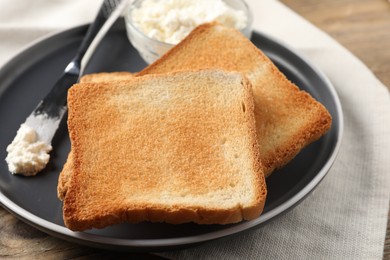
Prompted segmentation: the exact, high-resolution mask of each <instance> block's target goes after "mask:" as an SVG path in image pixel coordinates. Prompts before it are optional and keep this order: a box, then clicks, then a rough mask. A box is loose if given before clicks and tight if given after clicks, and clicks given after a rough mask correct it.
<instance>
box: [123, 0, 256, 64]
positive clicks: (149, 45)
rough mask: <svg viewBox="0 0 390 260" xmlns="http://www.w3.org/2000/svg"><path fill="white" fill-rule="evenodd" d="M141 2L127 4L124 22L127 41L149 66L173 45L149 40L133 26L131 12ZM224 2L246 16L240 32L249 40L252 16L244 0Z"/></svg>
mask: <svg viewBox="0 0 390 260" xmlns="http://www.w3.org/2000/svg"><path fill="white" fill-rule="evenodd" d="M142 1H143V0H135V1H133V2H131V3H129V6H128V8H127V10H126V13H125V15H124V17H125V22H126V31H127V37H128V38H129V41H130V42H131V44H132V45H133V46H134V48H135V49H136V50H137V51H138V53H139V54H140V55H141V57H142V58H143V59H144V60H145V62H146V63H148V64H150V63H153V62H154V61H155V60H157V59H158V58H159V57H160V56H162V55H163V54H164V53H166V52H167V51H168V50H169V49H171V48H172V47H173V46H175V44H170V43H166V42H162V41H158V40H156V39H153V38H150V37H149V36H147V35H146V34H144V33H143V32H142V31H141V30H140V29H139V28H137V27H136V26H135V25H134V23H133V19H132V12H133V10H134V9H137V8H139V7H140V5H141V4H142ZM160 1H164V0H160ZM200 1H205V0H200ZM224 2H225V3H226V5H228V6H230V7H232V8H233V9H236V10H242V11H243V12H244V13H245V15H246V16H247V23H246V26H245V27H244V28H243V29H241V30H240V31H241V33H242V34H244V35H245V36H246V37H247V38H248V39H250V37H251V35H252V23H253V16H252V13H251V11H250V10H249V7H248V5H247V4H246V2H245V1H244V0H224Z"/></svg>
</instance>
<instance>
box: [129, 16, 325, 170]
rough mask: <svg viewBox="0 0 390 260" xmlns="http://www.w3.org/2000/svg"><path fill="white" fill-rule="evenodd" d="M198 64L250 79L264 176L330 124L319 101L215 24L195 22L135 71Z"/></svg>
mask: <svg viewBox="0 0 390 260" xmlns="http://www.w3.org/2000/svg"><path fill="white" fill-rule="evenodd" d="M204 68H220V69H223V70H228V71H239V72H241V73H244V74H245V75H246V76H247V77H248V79H249V80H250V81H251V83H252V86H253V94H254V98H255V117H256V128H257V135H258V143H259V146H260V157H261V162H262V163H263V165H264V167H265V174H266V176H268V175H270V174H271V172H273V171H274V170H275V169H277V168H281V167H282V166H284V165H285V164H286V163H288V162H289V161H290V160H291V159H292V158H294V157H295V155H296V154H298V152H299V151H301V149H302V148H303V147H305V146H306V145H308V144H310V143H311V142H313V141H315V140H317V139H319V138H320V137H321V136H322V135H323V134H325V133H326V132H327V131H328V129H329V128H330V126H331V122H332V118H331V116H330V114H329V112H328V111H327V110H326V108H325V107H324V106H323V105H322V104H320V103H319V102H317V101H316V100H314V99H313V98H312V97H311V96H310V95H309V94H308V93H306V92H304V91H300V90H299V88H298V87H297V86H296V85H294V84H293V83H291V82H290V81H289V80H288V79H287V78H286V77H285V76H284V75H283V74H282V73H281V72H280V71H279V70H278V69H277V68H276V66H275V65H274V64H273V63H272V61H271V60H270V59H269V58H267V57H266V56H265V55H264V53H262V52H261V51H260V50H259V49H258V48H257V47H256V46H255V45H253V44H252V43H251V42H250V41H249V40H248V39H247V38H245V37H244V36H243V35H242V34H241V33H240V32H239V31H237V30H235V29H231V28H227V27H223V26H222V25H219V24H217V23H209V24H204V25H201V26H199V27H198V28H196V29H195V30H194V31H193V32H192V33H191V34H190V35H189V36H188V37H186V38H185V39H184V40H183V41H182V42H181V43H179V44H178V45H177V46H175V47H174V48H172V49H171V50H170V51H168V53H166V54H165V55H164V56H162V57H161V58H160V59H159V60H157V61H156V62H155V63H153V64H151V65H150V66H148V67H147V68H145V69H144V70H142V71H141V72H140V73H138V74H137V75H138V76H141V75H146V74H156V73H166V72H171V71H180V70H193V69H204Z"/></svg>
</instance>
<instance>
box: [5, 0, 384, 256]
mask: <svg viewBox="0 0 390 260" xmlns="http://www.w3.org/2000/svg"><path fill="white" fill-rule="evenodd" d="M100 3H101V2H100V1H96V0H35V1H25V0H12V1H8V0H0V39H1V42H0V66H2V65H3V64H5V62H6V61H7V60H8V59H10V58H11V57H12V56H13V55H15V54H16V53H17V52H19V51H20V50H21V49H23V48H25V47H26V46H28V45H29V44H31V42H32V41H35V40H37V39H39V38H40V37H42V36H45V35H48V34H50V33H53V32H57V31H59V30H62V29H65V28H70V27H73V26H75V25H79V24H82V23H85V22H87V21H90V20H91V19H93V17H94V15H95V13H96V10H97V9H98V7H99V5H100ZM248 3H249V5H250V6H251V8H252V10H253V12H254V15H255V21H254V29H255V30H258V31H261V32H265V33H266V34H269V35H271V36H273V37H274V38H276V39H278V40H279V41H282V42H284V43H286V44H287V45H288V46H290V47H292V48H293V49H295V50H297V51H298V52H300V53H302V54H303V55H304V56H306V57H307V58H308V59H309V60H310V61H311V62H312V63H314V64H315V65H316V66H318V67H319V68H320V69H321V70H322V71H323V72H324V73H325V74H326V75H327V76H328V77H329V79H330V80H331V82H332V83H333V84H334V86H335V88H336V90H337V92H338V94H339V96H340V99H341V103H342V106H343V110H344V121H345V127H344V137H343V141H342V145H341V148H340V152H339V155H338V158H337V160H336V162H335V164H334V166H333V168H332V169H331V171H330V172H329V174H328V175H327V176H326V177H325V179H324V181H322V182H321V184H320V185H319V186H318V188H317V189H316V190H315V191H314V192H313V193H312V194H311V195H310V196H308V197H307V199H306V200H305V201H303V202H302V203H301V204H300V205H299V206H297V207H296V208H295V209H293V210H292V211H290V212H289V213H287V214H286V215H284V216H282V217H280V218H278V219H276V220H275V221H273V222H271V223H269V224H268V225H266V226H264V227H262V228H260V229H255V230H253V231H250V232H247V233H244V234H240V235H238V236H234V237H232V238H228V239H225V240H223V241H221V240H220V241H218V240H217V241H213V242H209V243H206V244H204V245H202V246H199V247H195V248H190V249H185V250H179V251H173V252H166V253H162V254H160V255H163V256H166V257H169V258H180V259H182V258H189V259H214V258H218V259H245V258H249V259H381V258H382V255H383V244H384V239H385V230H386V222H387V212H388V206H389V197H390V172H389V169H390V160H389V158H388V154H389V153H390V98H389V92H388V90H387V89H386V88H385V87H384V86H383V85H382V84H381V83H380V82H379V81H378V80H377V79H376V78H375V77H374V76H373V74H372V73H371V72H370V71H369V70H368V69H367V68H366V67H365V66H364V64H362V63H361V62H360V61H359V60H358V59H357V58H355V57H354V56H353V55H352V54H351V53H350V52H349V51H347V50H346V49H344V48H343V47H342V46H340V45H339V44H338V43H337V42H335V41H334V40H333V39H331V38H330V37H329V36H327V35H326V34H324V33H323V32H321V31H320V30H318V29H317V28H315V27H314V26H313V25H311V24H310V23H308V22H307V21H305V20H304V19H302V18H301V17H300V16H298V15H297V14H295V13H294V12H292V11H291V10H289V9H288V8H286V7H285V6H284V5H282V4H281V3H279V2H277V1H275V0H263V1H258V0H248ZM69 14H71V15H69Z"/></svg>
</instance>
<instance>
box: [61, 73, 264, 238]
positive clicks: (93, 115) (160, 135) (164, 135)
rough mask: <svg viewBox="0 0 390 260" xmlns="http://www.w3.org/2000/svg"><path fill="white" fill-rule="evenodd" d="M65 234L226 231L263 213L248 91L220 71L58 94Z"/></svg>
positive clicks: (150, 77)
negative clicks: (154, 225)
mask: <svg viewBox="0 0 390 260" xmlns="http://www.w3.org/2000/svg"><path fill="white" fill-rule="evenodd" d="M68 105H69V116H68V128H69V132H70V138H71V143H72V152H73V173H72V175H71V178H70V180H69V185H68V191H67V192H66V195H65V199H64V203H63V215H64V222H65V225H66V226H67V227H68V228H70V229H71V230H75V231H82V230H85V229H89V228H103V227H106V226H108V225H112V224H116V223H120V222H123V221H127V222H140V221H152V222H161V221H163V222H167V223H173V224H177V223H185V222H195V223H199V224H227V223H234V222H238V221H241V220H243V219H247V220H250V219H253V218H256V217H258V216H259V215H260V213H261V212H262V210H263V207H264V202H265V197H266V185H265V179H264V174H263V171H262V166H261V164H260V160H259V147H258V144H257V137H256V129H255V119H254V101H253V95H252V91H251V86H250V82H249V81H248V80H247V79H246V78H245V77H243V76H241V74H239V73H233V72H224V71H221V70H202V71H190V72H179V73H172V74H164V75H148V76H143V77H136V78H134V79H132V80H131V81H118V82H115V83H100V84H98V83H83V84H78V85H75V86H73V87H72V88H71V89H70V90H69V94H68Z"/></svg>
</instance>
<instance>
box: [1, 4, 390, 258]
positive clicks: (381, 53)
mask: <svg viewBox="0 0 390 260" xmlns="http://www.w3.org/2000/svg"><path fill="white" fill-rule="evenodd" d="M282 2H283V3H285V4H286V5H287V6H289V7H291V8H292V9H293V10H295V11H296V12H298V13H299V14H300V15H302V16H303V17H305V18H307V19H308V20H309V21H311V22H312V23H314V24H315V25H316V26H318V27H319V28H321V29H323V30H324V31H326V32H327V33H329V34H330V35H331V36H332V37H334V38H335V39H336V40H338V41H339V42H340V43H341V44H343V45H344V46H345V47H346V48H348V49H349V50H351V51H352V52H353V53H354V54H355V55H356V56H357V57H359V58H360V59H361V60H362V61H363V62H364V63H365V64H366V65H367V66H368V67H369V68H370V69H371V70H372V71H373V72H374V74H375V75H376V76H377V77H378V78H379V79H380V80H381V81H382V82H383V83H384V84H385V85H386V86H387V87H388V88H389V89H390V3H389V2H388V1H387V0H354V1H351V0H327V1H318V0H282ZM0 232H1V236H0V257H6V256H11V257H15V258H45V259H46V258H73V257H83V258H96V257H99V258H105V257H107V258H108V257H110V258H117V257H124V256H126V257H129V256H133V257H137V258H139V259H159V257H157V256H152V255H145V254H124V253H112V252H108V251H103V250H96V249H92V248H88V247H83V246H79V245H76V244H71V243H68V242H65V241H63V240H60V239H57V238H53V237H51V236H48V235H46V234H44V233H42V232H40V231H38V230H36V229H35V228H32V227H30V226H28V225H27V224H24V223H23V222H21V221H19V220H17V219H16V218H15V217H13V216H12V215H11V214H9V213H8V212H6V211H5V210H4V209H2V208H0ZM384 259H390V231H389V225H388V228H387V237H386V243H385V252H384Z"/></svg>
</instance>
